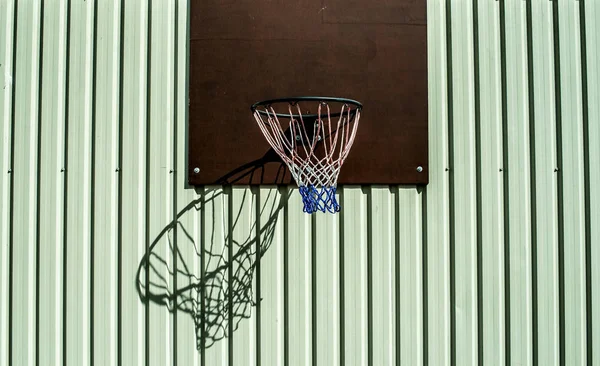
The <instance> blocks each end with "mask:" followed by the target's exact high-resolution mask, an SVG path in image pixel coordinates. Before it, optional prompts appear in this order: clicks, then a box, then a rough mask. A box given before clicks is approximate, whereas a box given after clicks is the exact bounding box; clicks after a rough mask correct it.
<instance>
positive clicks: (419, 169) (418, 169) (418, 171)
mask: <svg viewBox="0 0 600 366" xmlns="http://www.w3.org/2000/svg"><path fill="white" fill-rule="evenodd" d="M421 172H423V167H422V166H420V165H419V166H418V167H417V173H421Z"/></svg>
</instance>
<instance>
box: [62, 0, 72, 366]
mask: <svg viewBox="0 0 600 366" xmlns="http://www.w3.org/2000/svg"><path fill="white" fill-rule="evenodd" d="M66 12H67V14H66V25H65V29H66V35H65V38H66V40H65V65H66V66H65V68H66V70H65V80H64V83H65V96H64V108H65V121H64V127H63V128H64V136H65V138H64V145H65V146H64V148H63V159H64V163H63V170H64V172H63V173H64V179H63V238H62V246H63V253H62V263H63V269H62V274H63V279H62V289H63V294H62V306H63V310H62V328H63V338H62V357H63V366H66V365H67V329H68V328H67V315H68V313H67V295H68V292H67V282H68V281H67V279H68V275H69V273H68V268H69V266H68V263H67V258H68V250H67V245H68V226H69V217H68V207H69V196H68V188H69V96H70V88H69V83H70V72H69V70H70V67H69V60H70V58H71V0H67V9H66Z"/></svg>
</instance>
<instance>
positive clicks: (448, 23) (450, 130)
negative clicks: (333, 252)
mask: <svg viewBox="0 0 600 366" xmlns="http://www.w3.org/2000/svg"><path fill="white" fill-rule="evenodd" d="M445 15H446V68H447V69H446V73H447V83H446V88H447V90H446V92H447V97H448V161H449V162H450V174H449V181H448V189H449V202H448V211H449V212H450V218H449V221H450V222H449V236H450V243H449V246H450V268H449V270H450V364H451V365H456V286H455V278H456V277H455V276H456V274H455V265H454V262H455V244H456V228H455V218H454V216H455V215H454V211H455V204H454V196H455V194H456V192H455V187H454V95H453V90H452V89H453V86H454V82H453V80H452V75H453V74H452V64H453V63H452V0H446V14H445Z"/></svg>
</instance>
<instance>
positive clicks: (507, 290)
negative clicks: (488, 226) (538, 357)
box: [500, 0, 511, 365]
mask: <svg viewBox="0 0 600 366" xmlns="http://www.w3.org/2000/svg"><path fill="white" fill-rule="evenodd" d="M500 1H501V3H500V72H501V89H502V170H503V182H502V183H503V211H504V221H503V225H504V322H505V326H504V329H505V333H504V343H505V345H504V346H505V349H506V350H505V357H506V358H505V362H506V365H510V364H511V343H510V336H511V330H510V326H511V320H510V296H511V295H510V215H509V213H510V205H509V202H510V200H509V198H510V196H509V191H510V190H509V185H508V177H509V170H510V168H509V166H508V105H507V101H508V90H507V80H506V79H507V77H506V2H505V0H500Z"/></svg>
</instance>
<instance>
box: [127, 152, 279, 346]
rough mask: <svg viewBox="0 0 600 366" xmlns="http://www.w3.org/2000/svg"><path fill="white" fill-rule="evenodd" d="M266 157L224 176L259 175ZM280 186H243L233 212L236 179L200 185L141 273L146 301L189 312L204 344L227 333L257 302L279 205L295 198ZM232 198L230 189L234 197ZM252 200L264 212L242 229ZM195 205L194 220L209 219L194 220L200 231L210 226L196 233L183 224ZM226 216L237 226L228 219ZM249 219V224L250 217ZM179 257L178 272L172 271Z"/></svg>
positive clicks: (198, 343)
mask: <svg viewBox="0 0 600 366" xmlns="http://www.w3.org/2000/svg"><path fill="white" fill-rule="evenodd" d="M263 164H264V161H261V159H259V160H257V161H255V162H252V163H250V164H247V165H245V167H246V168H248V167H250V169H243V171H242V170H240V169H236V170H235V171H234V172H232V173H231V174H228V176H227V177H224V178H228V179H222V180H221V181H220V183H231V182H232V181H235V179H238V177H239V175H238V173H241V175H242V176H243V175H246V174H248V172H251V173H250V174H253V173H254V171H256V170H257V169H259V168H260V167H261V166H262V165H263ZM282 171H285V169H282ZM281 179H283V174H282V177H281ZM276 183H277V182H276ZM279 183H281V182H279ZM280 187H281V189H270V190H261V191H259V190H258V189H254V188H253V189H252V191H251V190H249V189H245V190H244V191H243V192H244V193H243V197H242V199H241V202H236V205H235V207H232V206H229V207H232V212H230V213H229V214H228V203H227V202H228V200H226V199H225V197H226V196H227V194H226V193H227V192H231V186H227V187H225V188H224V189H221V188H220V187H219V189H206V190H200V191H199V193H200V198H198V199H196V200H194V201H192V202H190V203H189V204H188V205H187V206H186V207H185V208H184V209H183V210H181V211H180V212H178V213H177V217H176V218H175V219H174V220H173V221H172V222H171V223H170V224H169V225H167V226H166V227H165V228H164V229H163V230H162V231H161V232H160V234H159V235H158V236H157V237H156V238H155V239H154V240H153V241H152V243H151V244H150V247H149V249H148V251H147V252H146V255H145V256H144V257H143V258H142V260H141V262H140V264H139V267H138V272H137V278H136V286H137V290H138V293H139V296H140V299H141V300H142V302H143V303H144V304H146V305H148V304H149V303H150V302H152V303H155V304H158V305H162V306H166V307H167V308H168V309H169V311H171V312H173V311H175V310H177V311H178V312H183V313H186V314H189V315H190V316H191V318H192V320H193V321H194V325H195V330H196V346H197V349H198V350H200V349H206V348H209V347H211V346H212V345H213V344H214V343H216V342H217V341H219V340H221V339H223V338H225V337H228V336H229V333H230V332H231V331H235V330H236V329H237V327H238V325H239V323H240V321H241V320H242V319H244V318H249V317H250V315H251V311H252V307H253V306H255V305H256V303H255V300H254V295H253V292H252V283H253V278H254V274H255V270H256V268H257V264H258V262H259V261H260V258H261V257H262V255H263V254H264V253H265V252H266V251H267V249H269V247H270V246H271V244H272V242H273V237H274V231H275V227H276V223H277V220H278V216H279V213H280V210H281V209H282V208H283V207H284V206H285V205H286V204H287V200H288V197H289V193H288V190H287V187H286V186H280ZM256 192H260V193H259V194H255V193H256ZM265 196H266V197H265ZM231 197H232V196H231V195H229V199H231ZM257 201H258V202H257ZM248 205H250V207H251V210H252V213H253V214H254V213H256V214H258V215H259V218H260V219H259V220H256V219H255V220H254V221H253V222H252V223H251V224H250V225H249V228H248V229H247V231H245V232H240V231H241V230H240V228H239V227H240V226H242V222H243V220H244V219H245V218H246V217H247V215H242V214H243V212H242V211H243V210H246V211H248V207H249V206H248ZM244 208H245V209H244ZM217 210H219V211H217ZM257 210H258V211H257ZM194 212H198V213H200V214H199V215H196V217H197V218H196V220H201V221H204V222H203V223H201V222H198V223H196V226H197V227H199V228H201V230H199V231H204V232H199V233H198V234H196V235H194V234H193V233H191V231H190V230H189V228H186V227H185V226H184V223H183V222H189V220H187V219H183V220H182V218H183V217H184V215H186V214H188V213H189V214H192V216H194ZM228 215H229V218H230V220H231V221H232V223H231V227H228V226H227V224H226V223H227V216H228ZM198 217H199V219H198ZM244 224H245V225H248V220H246V221H245V222H244ZM236 227H238V229H237V230H236ZM173 230H177V235H178V240H177V245H176V246H175V245H174V243H173ZM232 233H235V237H232ZM201 238H203V239H201ZM240 238H243V239H240ZM167 246H168V247H167ZM184 253H185V254H184ZM190 253H192V254H190ZM174 258H176V263H177V269H176V271H174V270H173V262H174V261H173V259H174ZM175 278H176V282H177V288H175V287H174V282H175V281H174V279H175Z"/></svg>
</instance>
